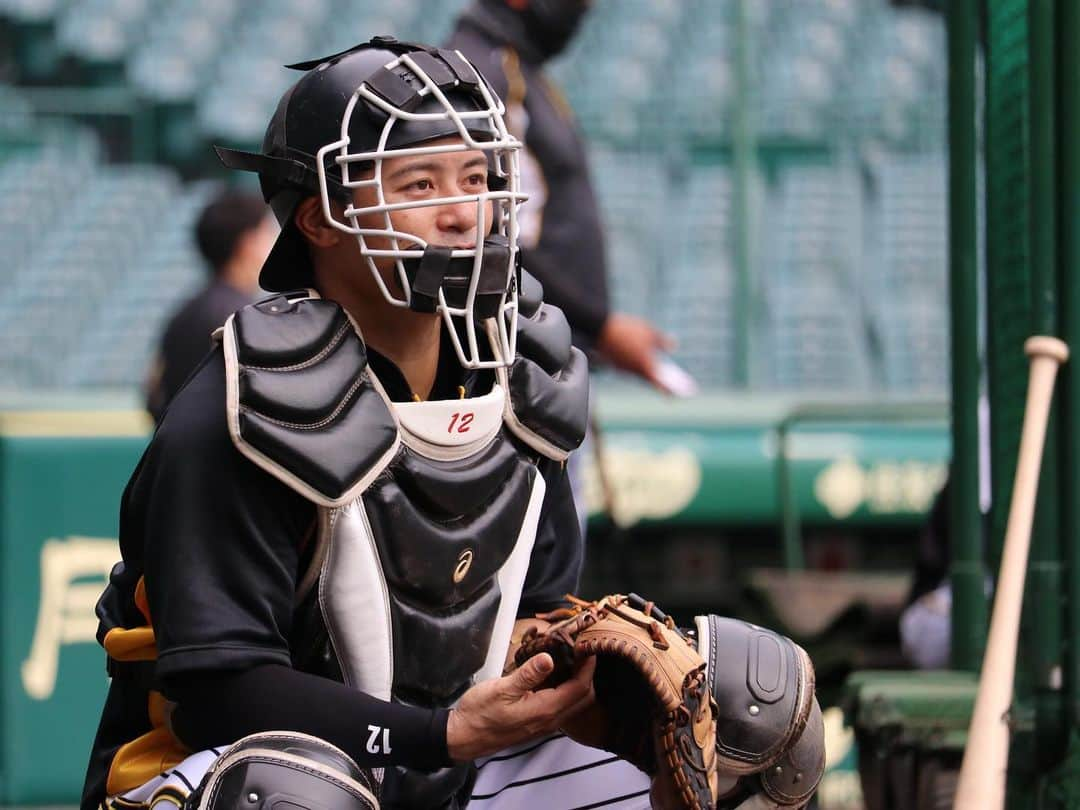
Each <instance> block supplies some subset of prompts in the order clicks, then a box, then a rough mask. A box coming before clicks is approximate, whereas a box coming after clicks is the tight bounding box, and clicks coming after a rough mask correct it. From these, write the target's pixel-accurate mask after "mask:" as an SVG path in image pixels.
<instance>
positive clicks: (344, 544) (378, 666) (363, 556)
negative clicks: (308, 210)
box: [223, 294, 588, 807]
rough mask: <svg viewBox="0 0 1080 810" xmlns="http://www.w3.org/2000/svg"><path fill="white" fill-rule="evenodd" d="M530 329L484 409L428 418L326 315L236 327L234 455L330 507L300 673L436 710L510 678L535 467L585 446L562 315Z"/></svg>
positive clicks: (425, 794)
mask: <svg viewBox="0 0 1080 810" xmlns="http://www.w3.org/2000/svg"><path fill="white" fill-rule="evenodd" d="M523 315H527V316H528V317H520V318H519V321H518V322H519V337H518V349H519V356H518V357H517V358H515V362H514V363H513V364H512V365H511V366H510V367H509V368H507V369H500V370H498V372H497V374H496V384H495V385H494V386H493V387H492V389H491V391H488V392H485V393H483V394H482V395H479V396H473V397H469V398H467V399H461V400H440V401H432V402H422V403H415V402H409V403H398V402H391V401H390V400H389V398H388V397H387V396H386V393H385V391H384V390H383V388H382V386H381V384H380V382H379V380H378V379H377V378H376V376H375V375H374V373H373V372H372V370H371V368H370V366H369V365H368V364H367V357H366V352H365V348H364V343H363V341H362V339H361V337H360V335H359V332H358V330H357V329H356V328H355V326H354V324H353V323H352V322H351V320H350V319H349V318H348V316H347V315H346V313H345V312H344V311H343V310H342V309H341V308H340V307H339V306H337V305H336V304H334V303H332V302H329V301H324V300H321V299H318V298H314V297H311V296H309V295H307V294H304V295H302V296H300V295H297V296H279V297H277V298H274V299H270V300H268V301H263V302H260V303H259V304H255V305H252V306H250V307H247V308H245V309H243V310H241V311H240V312H238V313H237V314H236V315H235V316H233V318H231V319H230V321H229V322H228V323H227V324H226V325H225V329H224V333H223V341H224V348H225V358H226V369H227V398H228V402H227V407H228V421H229V430H230V434H231V436H232V438H233V441H234V443H235V444H236V446H237V448H238V449H239V450H240V452H241V453H243V454H244V455H245V456H247V457H248V458H249V459H251V460H252V461H253V462H254V463H256V464H258V465H259V466H260V467H262V468H264V469H265V470H267V471H269V472H270V473H271V474H273V475H275V476H276V477H278V478H279V479H281V480H282V481H284V482H285V483H286V484H288V485H289V486H291V487H293V488H294V489H295V490H297V491H298V492H300V493H301V494H303V495H305V496H306V497H307V498H309V499H310V500H311V501H313V502H314V503H315V504H317V505H318V506H319V510H318V511H319V530H318V535H317V538H316V544H315V548H314V552H313V554H312V562H311V565H310V566H309V567H308V570H307V572H306V574H305V575H304V576H303V578H302V580H301V582H299V583H298V596H299V598H300V600H301V602H306V603H308V604H310V605H312V606H313V607H317V610H313V611H312V615H313V616H314V617H315V618H316V621H314V622H313V623H310V624H311V627H310V628H309V629H308V630H307V631H305V633H306V634H307V636H308V637H307V638H298V639H296V640H295V641H294V645H295V646H297V647H300V648H304V649H315V648H318V647H320V645H319V644H318V643H316V642H317V641H318V637H322V638H325V640H326V641H327V643H326V644H324V645H321V650H322V652H323V655H322V657H321V663H319V664H318V665H316V664H314V663H312V662H311V660H308V661H307V662H305V663H304V664H302V666H305V668H312V669H317V670H319V671H320V674H325V675H330V676H331V677H337V678H338V679H340V680H342V681H343V682H345V683H347V684H349V685H351V686H354V687H355V688H357V689H360V690H362V691H364V692H367V693H368V694H371V695H374V696H376V697H379V698H382V699H385V700H395V701H399V702H404V703H409V704H413V705H420V706H428V707H439V706H441V707H446V706H450V705H452V704H453V702H454V701H455V700H456V699H457V698H458V697H459V696H460V695H461V694H462V693H463V692H464V691H465V690H466V689H467V688H468V687H469V686H471V685H472V684H473V683H474V682H476V681H478V680H482V679H486V678H491V677H497V676H498V675H500V674H501V672H502V666H503V659H504V656H505V652H506V649H507V646H508V644H509V639H510V633H511V630H512V628H513V624H514V621H515V620H516V617H517V608H518V604H519V602H520V598H521V593H522V588H523V586H524V581H525V575H526V572H527V570H528V564H529V559H530V555H531V552H532V547H533V542H534V540H535V537H536V531H537V526H538V522H539V518H540V510H541V505H542V503H543V500H544V491H545V482H544V480H543V477H542V476H541V475H540V473H539V471H538V469H537V460H538V458H539V457H540V456H546V457H548V458H552V459H556V460H561V459H565V458H566V456H567V455H568V453H569V452H570V451H571V450H572V449H574V448H575V447H576V446H577V445H578V444H579V443H580V442H581V439H582V437H583V435H584V432H585V424H586V415H587V403H588V374H587V367H586V361H585V359H584V356H583V355H582V354H581V353H580V352H578V351H577V350H576V349H573V348H571V346H570V331H569V328H568V326H567V324H566V319H565V318H564V317H563V315H562V313H561V312H559V310H557V309H554V308H551V307H547V306H544V305H541V304H539V302H535V304H534V305H533V306H532V307H529V306H528V304H526V306H525V307H523ZM309 618H310V617H309ZM304 658H305V653H303V652H301V653H300V654H299V655H297V654H294V660H304ZM312 660H313V659H312ZM451 771H453V773H451ZM464 775H465V774H464V773H463V772H462V770H461V769H447V771H444V772H440V773H438V774H433V775H430V776H421V775H419V774H405V773H399V774H398V775H397V776H398V779H397V780H396V781H398V782H399V783H400V784H399V785H398V790H399V792H400V793H401V794H402V795H401V797H400V798H399V799H397V800H396V801H395V802H393V803H394V804H395V805H400V806H411V807H425V806H432V807H437V806H441V805H442V802H443V800H444V799H445V797H446V796H447V795H448V794H449V793H453V791H454V790H456V789H457V787H459V786H460V784H461V782H462V781H463V777H464ZM389 777H390V775H389V774H388V781H389V782H393V781H395V780H393V779H390V778H389ZM387 787H390V785H389V784H388V785H387ZM385 798H388V799H389V798H391V797H389V796H387V797H385Z"/></svg>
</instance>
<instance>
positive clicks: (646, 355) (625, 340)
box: [596, 312, 675, 394]
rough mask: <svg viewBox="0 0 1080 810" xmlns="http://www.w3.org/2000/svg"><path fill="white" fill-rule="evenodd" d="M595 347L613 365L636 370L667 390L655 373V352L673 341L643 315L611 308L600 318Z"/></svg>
mask: <svg viewBox="0 0 1080 810" xmlns="http://www.w3.org/2000/svg"><path fill="white" fill-rule="evenodd" d="M596 347H597V348H598V349H599V350H600V352H601V353H602V354H603V355H604V356H605V357H606V358H607V359H608V360H609V361H610V362H611V364H612V365H613V366H615V367H616V368H618V369H621V370H622V371H628V372H630V373H631V374H636V375H637V376H639V377H641V378H642V379H644V380H646V381H647V382H649V383H651V384H652V385H653V387H654V388H657V389H658V390H660V391H663V392H664V393H665V394H670V393H671V390H670V389H669V387H668V386H667V385H666V384H665V383H664V382H663V381H662V380H661V378H660V376H659V374H658V367H659V362H660V358H659V357H658V353H659V352H662V351H665V352H666V351H671V350H672V349H673V348H675V341H674V340H673V339H672V338H671V337H669V336H668V335H665V334H664V333H663V332H661V331H660V330H659V329H657V328H656V327H655V326H653V325H652V324H651V323H649V322H648V321H647V320H645V319H644V318H638V317H636V316H634V315H626V314H623V313H621V312H612V313H611V314H610V315H608V318H607V320H606V321H604V326H603V328H601V330H600V335H599V336H598V338H597V342H596Z"/></svg>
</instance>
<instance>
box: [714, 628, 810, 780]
mask: <svg viewBox="0 0 1080 810" xmlns="http://www.w3.org/2000/svg"><path fill="white" fill-rule="evenodd" d="M695 623H696V625H697V638H698V652H700V653H701V657H702V658H704V659H705V663H706V664H707V666H708V677H709V684H710V686H711V687H712V693H713V698H714V699H715V700H716V704H717V706H718V707H719V709H720V716H719V719H718V721H717V725H716V751H717V753H718V754H719V755H720V758H721V767H725V766H726V767H728V768H730V769H731V770H733V771H735V772H742V773H748V772H750V773H754V772H758V771H761V770H762V769H764V768H769V767H772V766H773V765H775V764H776V763H777V762H778V761H779V760H780V759H781V757H783V756H784V754H785V753H786V752H787V751H788V749H790V748H791V747H792V746H793V745H794V743H795V741H797V740H798V739H799V738H800V736H801V735H802V733H803V730H804V729H805V728H806V726H807V723H808V722H809V720H810V717H811V714H812V709H813V707H814V706H815V705H816V700H815V698H814V669H813V666H812V665H811V663H810V659H809V657H808V656H807V655H806V653H805V652H804V651H803V650H802V648H801V647H799V646H798V645H797V644H795V642H793V641H792V640H791V639H789V638H785V637H784V636H781V635H779V634H778V633H774V632H772V631H771V630H765V629H764V628H761V627H757V626H756V625H753V624H750V623H748V622H743V621H738V620H736V619H728V618H724V617H721V616H697V617H695ZM822 767H824V760H822Z"/></svg>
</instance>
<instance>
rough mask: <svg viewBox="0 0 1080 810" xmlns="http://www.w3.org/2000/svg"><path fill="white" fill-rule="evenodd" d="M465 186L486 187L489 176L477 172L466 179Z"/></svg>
mask: <svg viewBox="0 0 1080 810" xmlns="http://www.w3.org/2000/svg"><path fill="white" fill-rule="evenodd" d="M465 185H467V186H486V185H487V174H484V173H480V172H477V173H476V174H470V175H469V176H468V177H467V178H465Z"/></svg>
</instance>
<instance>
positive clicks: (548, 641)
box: [511, 595, 718, 810]
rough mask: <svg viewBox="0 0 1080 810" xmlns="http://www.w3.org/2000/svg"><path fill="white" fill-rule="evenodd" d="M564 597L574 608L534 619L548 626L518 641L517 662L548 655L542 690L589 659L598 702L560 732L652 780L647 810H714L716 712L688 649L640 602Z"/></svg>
mask: <svg viewBox="0 0 1080 810" xmlns="http://www.w3.org/2000/svg"><path fill="white" fill-rule="evenodd" d="M569 599H570V600H571V602H572V603H573V606H572V607H570V608H567V609H563V610H559V611H555V612H553V613H549V614H544V615H542V616H538V618H541V619H545V620H547V621H550V622H553V624H552V625H551V626H550V627H549V628H548V629H546V630H542V631H538V630H536V629H535V628H534V629H531V630H529V631H527V632H526V633H525V634H524V635H523V636H522V639H521V646H520V647H519V648H518V650H517V652H516V653H515V655H514V665H513V666H521V665H522V664H523V663H524V662H525V661H527V660H528V659H529V658H531V657H532V656H534V655H537V654H539V653H542V652H546V653H549V654H550V655H551V657H552V659H553V660H554V661H555V670H554V672H553V673H552V675H551V677H550V678H549V679H548V682H547V683H545V684H544V685H545V686H553V685H555V684H556V683H558V682H559V681H561V680H563V679H565V678H567V677H569V675H570V674H571V673H572V672H573V671H574V668H575V667H576V666H577V664H578V662H580V661H581V660H582V659H583V658H585V657H587V656H591V655H595V656H596V674H595V676H594V678H593V688H594V690H595V692H596V702H595V703H594V704H593V705H592V706H591V707H590V708H588V709H586V710H585V711H583V712H581V713H579V714H577V715H575V716H574V717H573V718H572V719H571V720H570V721H568V722H567V723H566V724H565V725H564V727H563V731H565V732H566V733H567V735H568V736H570V737H572V738H573V739H575V740H577V741H578V742H581V743H583V744H585V745H590V746H593V747H595V748H603V749H605V750H607V751H611V752H612V753H614V754H617V755H618V756H619V757H621V758H623V759H625V760H627V761H629V762H631V763H633V764H634V765H636V766H637V767H638V768H640V769H641V770H643V771H645V773H647V774H649V775H650V776H651V777H652V788H651V792H650V796H651V798H652V802H653V807H657V808H677V809H678V810H712V808H714V807H715V806H716V801H717V793H718V779H717V756H716V716H717V712H716V704H715V702H714V701H713V700H712V697H711V695H710V693H709V686H708V683H707V681H706V677H705V661H704V660H703V659H702V657H701V656H700V655H699V654H698V652H697V650H696V649H695V647H694V645H693V643H692V642H690V641H689V640H688V639H687V638H686V637H684V636H683V635H682V634H681V633H680V632H679V631H678V630H677V629H676V628H675V624H674V622H672V620H671V619H670V618H669V617H667V616H665V615H664V614H663V613H662V612H661V611H659V610H657V609H656V607H655V606H654V605H653V604H652V603H651V602H646V601H645V600H644V599H642V598H641V597H637V596H635V595H630V596H622V595H614V596H605V597H604V598H603V599H601V600H599V601H598V602H586V601H584V600H580V599H576V598H575V597H569ZM513 666H512V667H511V668H513Z"/></svg>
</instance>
